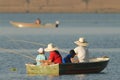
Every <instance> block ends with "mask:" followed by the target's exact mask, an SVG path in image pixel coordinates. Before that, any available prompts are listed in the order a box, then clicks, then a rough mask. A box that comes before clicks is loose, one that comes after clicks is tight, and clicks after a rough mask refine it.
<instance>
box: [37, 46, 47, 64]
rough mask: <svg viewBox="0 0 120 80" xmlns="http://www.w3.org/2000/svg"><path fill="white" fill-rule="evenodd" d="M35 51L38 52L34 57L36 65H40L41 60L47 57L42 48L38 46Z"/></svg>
mask: <svg viewBox="0 0 120 80" xmlns="http://www.w3.org/2000/svg"><path fill="white" fill-rule="evenodd" d="M37 51H38V53H39V54H38V55H37V57H36V62H37V65H40V64H41V62H42V61H43V60H46V59H47V57H46V56H45V52H44V49H43V48H39V49H38V50H37Z"/></svg>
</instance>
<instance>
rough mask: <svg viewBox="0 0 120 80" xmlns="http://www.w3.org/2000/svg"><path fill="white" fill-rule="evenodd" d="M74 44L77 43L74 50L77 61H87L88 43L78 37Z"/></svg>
mask: <svg viewBox="0 0 120 80" xmlns="http://www.w3.org/2000/svg"><path fill="white" fill-rule="evenodd" d="M74 43H75V44H76V45H78V46H77V47H76V48H75V49H74V51H75V53H76V54H77V57H78V60H79V62H87V61H88V60H89V54H88V48H87V46H88V43H87V42H86V41H85V39H84V38H79V40H78V41H75V42H74Z"/></svg>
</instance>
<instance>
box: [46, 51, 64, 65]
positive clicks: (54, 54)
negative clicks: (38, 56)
mask: <svg viewBox="0 0 120 80" xmlns="http://www.w3.org/2000/svg"><path fill="white" fill-rule="evenodd" d="M48 60H51V61H52V62H53V63H55V64H56V63H59V64H60V63H62V56H61V55H60V53H59V52H58V51H57V50H55V51H50V56H49V58H48Z"/></svg>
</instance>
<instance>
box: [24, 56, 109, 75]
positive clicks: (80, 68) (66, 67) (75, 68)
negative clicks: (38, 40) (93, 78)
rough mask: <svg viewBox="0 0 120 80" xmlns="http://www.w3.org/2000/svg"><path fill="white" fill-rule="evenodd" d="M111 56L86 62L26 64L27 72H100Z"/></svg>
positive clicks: (41, 73) (37, 73)
mask: <svg viewBox="0 0 120 80" xmlns="http://www.w3.org/2000/svg"><path fill="white" fill-rule="evenodd" d="M108 62H109V58H96V59H91V60H90V62H85V63H66V64H54V65H48V66H36V65H33V66H32V65H29V64H26V72H27V74H29V75H69V74H86V73H99V72H101V71H102V70H104V68H105V67H106V66H107V64H108Z"/></svg>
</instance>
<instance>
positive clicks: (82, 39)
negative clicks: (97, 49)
mask: <svg viewBox="0 0 120 80" xmlns="http://www.w3.org/2000/svg"><path fill="white" fill-rule="evenodd" d="M74 43H75V44H77V45H79V46H87V45H88V43H87V42H86V41H85V39H84V38H79V40H78V41H75V42H74Z"/></svg>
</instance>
